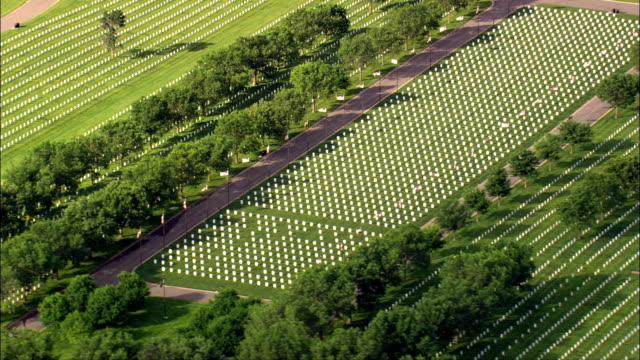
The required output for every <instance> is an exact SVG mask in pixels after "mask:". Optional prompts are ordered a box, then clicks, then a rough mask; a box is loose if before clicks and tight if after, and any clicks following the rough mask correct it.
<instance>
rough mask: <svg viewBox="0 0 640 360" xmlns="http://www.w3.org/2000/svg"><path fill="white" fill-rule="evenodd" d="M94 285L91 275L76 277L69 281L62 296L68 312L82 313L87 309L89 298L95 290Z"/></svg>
mask: <svg viewBox="0 0 640 360" xmlns="http://www.w3.org/2000/svg"><path fill="white" fill-rule="evenodd" d="M95 288H96V283H95V281H93V279H92V278H91V275H78V276H76V277H74V278H73V279H71V282H70V283H69V286H67V289H66V290H65V292H64V296H65V298H66V299H67V301H68V303H69V310H70V311H80V312H83V311H85V310H86V308H87V303H88V302H89V296H90V295H91V293H92V292H93V291H94V290H95Z"/></svg>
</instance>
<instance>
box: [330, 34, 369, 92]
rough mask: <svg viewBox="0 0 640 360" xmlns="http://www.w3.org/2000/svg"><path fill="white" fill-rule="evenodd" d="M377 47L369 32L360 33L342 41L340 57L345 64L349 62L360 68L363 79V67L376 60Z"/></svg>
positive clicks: (359, 71)
mask: <svg viewBox="0 0 640 360" xmlns="http://www.w3.org/2000/svg"><path fill="white" fill-rule="evenodd" d="M375 52H376V48H375V46H374V44H373V40H372V39H371V36H369V34H368V33H366V32H364V33H360V34H358V35H355V36H353V37H350V38H344V39H342V40H341V41H340V48H339V49H338V57H340V60H342V62H343V63H344V64H349V65H351V66H353V67H354V68H355V69H356V70H358V74H359V79H360V80H361V81H362V68H364V67H366V66H367V65H368V64H370V63H371V62H373V61H374V60H375Z"/></svg>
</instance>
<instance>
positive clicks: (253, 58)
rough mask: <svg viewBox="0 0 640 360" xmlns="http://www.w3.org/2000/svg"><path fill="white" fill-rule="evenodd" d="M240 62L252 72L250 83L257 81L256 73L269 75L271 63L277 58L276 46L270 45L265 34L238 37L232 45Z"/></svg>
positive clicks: (271, 69) (254, 83)
mask: <svg viewBox="0 0 640 360" xmlns="http://www.w3.org/2000/svg"><path fill="white" fill-rule="evenodd" d="M232 48H233V49H234V52H235V54H236V56H238V57H239V60H240V64H242V66H244V67H245V68H246V69H247V70H248V71H250V72H251V73H252V76H251V78H252V84H253V85H256V84H257V83H258V75H259V74H262V75H270V74H271V72H273V68H272V67H271V63H272V61H274V60H277V59H278V52H277V50H278V49H276V48H274V47H273V46H271V43H270V42H269V39H268V38H267V36H266V35H253V36H249V37H241V38H238V40H237V41H236V43H235V44H234V45H233V47H232Z"/></svg>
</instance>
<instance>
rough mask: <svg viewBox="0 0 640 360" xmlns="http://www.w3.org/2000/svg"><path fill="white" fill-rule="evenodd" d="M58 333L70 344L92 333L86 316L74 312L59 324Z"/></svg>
mask: <svg viewBox="0 0 640 360" xmlns="http://www.w3.org/2000/svg"><path fill="white" fill-rule="evenodd" d="M60 331H61V332H62V334H63V335H64V337H65V338H66V339H67V341H69V342H70V343H76V342H78V341H80V340H81V339H82V338H83V337H85V336H87V335H90V334H91V333H92V332H93V325H92V324H91V322H90V321H89V319H88V318H87V314H86V313H83V312H80V311H74V312H72V313H70V314H69V315H67V317H66V318H65V319H64V321H62V322H61V323H60Z"/></svg>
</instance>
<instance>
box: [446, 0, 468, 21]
mask: <svg viewBox="0 0 640 360" xmlns="http://www.w3.org/2000/svg"><path fill="white" fill-rule="evenodd" d="M439 1H440V3H441V4H442V7H443V9H444V11H449V10H451V9H455V10H457V9H460V8H463V7H466V6H467V5H469V0H439ZM447 22H448V23H450V22H451V13H449V15H448V17H447Z"/></svg>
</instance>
